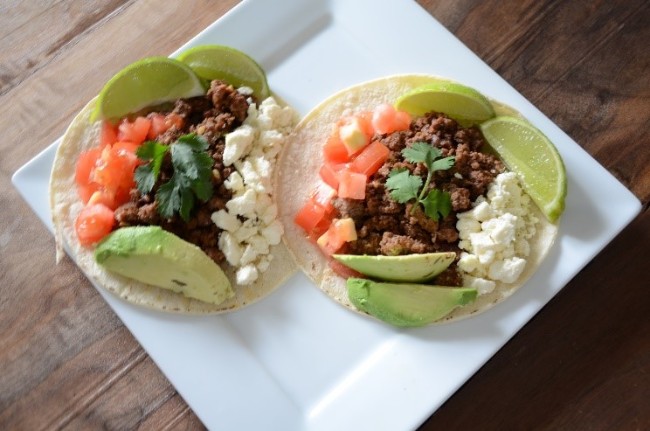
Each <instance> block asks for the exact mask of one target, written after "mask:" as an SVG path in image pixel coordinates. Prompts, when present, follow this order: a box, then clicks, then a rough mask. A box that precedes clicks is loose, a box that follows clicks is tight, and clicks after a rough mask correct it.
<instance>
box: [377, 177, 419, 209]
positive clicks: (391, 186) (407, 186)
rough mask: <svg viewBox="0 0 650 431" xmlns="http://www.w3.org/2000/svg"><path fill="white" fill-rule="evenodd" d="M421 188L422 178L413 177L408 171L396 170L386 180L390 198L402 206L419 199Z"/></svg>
mask: <svg viewBox="0 0 650 431" xmlns="http://www.w3.org/2000/svg"><path fill="white" fill-rule="evenodd" d="M420 187H422V178H420V177H419V176H417V175H411V173H410V172H409V171H408V169H394V170H392V171H391V173H390V174H388V179H387V180H386V188H387V189H388V190H389V191H390V196H391V197H392V198H393V199H395V200H396V201H397V202H399V203H401V204H404V203H406V202H408V201H410V200H411V199H417V198H418V191H419V190H420Z"/></svg>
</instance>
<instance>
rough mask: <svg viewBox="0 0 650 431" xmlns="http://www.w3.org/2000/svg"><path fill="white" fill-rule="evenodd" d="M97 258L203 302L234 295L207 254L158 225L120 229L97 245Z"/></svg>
mask: <svg viewBox="0 0 650 431" xmlns="http://www.w3.org/2000/svg"><path fill="white" fill-rule="evenodd" d="M95 260H96V261H97V263H98V264H100V265H102V266H103V267H104V268H106V269H107V270H108V271H112V272H114V273H117V274H120V275H123V276H125V277H128V278H132V279H134V280H138V281H141V282H143V283H147V284H150V285H153V286H157V287H161V288H163V289H169V290H172V291H174V292H177V293H181V294H182V295H184V296H186V297H188V298H194V299H197V300H199V301H202V302H207V303H210V304H220V303H222V302H223V301H225V300H226V299H229V298H231V297H233V296H234V292H233V290H232V287H231V285H230V281H229V280H228V278H227V277H226V275H225V274H224V272H223V271H222V270H221V268H220V267H219V266H218V265H217V264H216V263H215V262H214V261H213V260H212V259H210V258H209V257H208V255H206V254H205V253H204V252H203V251H202V250H201V249H200V248H198V247H197V246H195V245H194V244H191V243H189V242H187V241H184V240H182V239H181V238H179V237H177V236H176V235H174V234H172V233H170V232H167V231H164V230H163V229H161V228H160V227H159V226H134V227H124V228H120V229H117V230H116V231H114V232H112V233H111V234H110V235H108V236H107V237H106V238H104V239H103V240H102V241H101V242H100V243H99V244H98V245H97V248H96V249H95Z"/></svg>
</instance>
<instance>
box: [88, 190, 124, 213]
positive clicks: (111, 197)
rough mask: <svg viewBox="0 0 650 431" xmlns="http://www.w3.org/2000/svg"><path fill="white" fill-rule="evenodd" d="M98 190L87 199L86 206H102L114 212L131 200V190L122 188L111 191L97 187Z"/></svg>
mask: <svg viewBox="0 0 650 431" xmlns="http://www.w3.org/2000/svg"><path fill="white" fill-rule="evenodd" d="M98 187H99V188H98V189H97V190H96V191H95V192H93V193H92V195H91V196H90V198H89V199H88V201H87V203H88V205H92V204H98V203H101V204H104V205H106V206H107V207H108V208H110V209H112V210H113V211H115V210H116V209H117V208H118V207H120V206H121V205H124V204H125V203H127V202H128V201H129V199H130V198H131V189H127V188H124V187H121V188H118V189H111V188H105V187H101V186H98Z"/></svg>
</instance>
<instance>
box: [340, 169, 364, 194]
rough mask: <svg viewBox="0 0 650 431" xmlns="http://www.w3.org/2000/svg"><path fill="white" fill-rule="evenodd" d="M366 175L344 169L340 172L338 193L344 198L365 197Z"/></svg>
mask: <svg viewBox="0 0 650 431" xmlns="http://www.w3.org/2000/svg"><path fill="white" fill-rule="evenodd" d="M366 180H367V178H366V176H365V175H364V174H360V173H357V172H352V171H350V170H348V169H344V170H342V171H341V172H340V174H339V188H338V193H339V196H340V197H342V198H350V199H365V197H366Z"/></svg>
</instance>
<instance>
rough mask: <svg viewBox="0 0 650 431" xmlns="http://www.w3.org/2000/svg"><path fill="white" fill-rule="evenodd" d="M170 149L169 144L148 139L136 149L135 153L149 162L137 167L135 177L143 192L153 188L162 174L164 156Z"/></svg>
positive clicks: (138, 186)
mask: <svg viewBox="0 0 650 431" xmlns="http://www.w3.org/2000/svg"><path fill="white" fill-rule="evenodd" d="M168 150H169V147H168V146H167V145H164V144H161V143H159V142H156V141H147V142H145V143H144V144H142V145H140V146H139V147H138V149H137V150H136V152H135V154H136V155H137V156H138V158H139V159H140V160H144V161H146V162H149V163H146V164H144V165H140V166H138V167H137V168H136V169H135V174H134V179H135V183H136V186H137V188H138V191H139V192H140V193H141V194H147V193H149V192H151V190H153V186H154V185H155V184H156V181H157V180H158V175H159V174H160V167H161V166H162V162H163V158H164V157H165V154H166V153H167V151H168Z"/></svg>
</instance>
